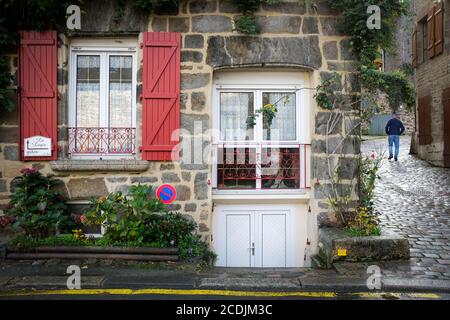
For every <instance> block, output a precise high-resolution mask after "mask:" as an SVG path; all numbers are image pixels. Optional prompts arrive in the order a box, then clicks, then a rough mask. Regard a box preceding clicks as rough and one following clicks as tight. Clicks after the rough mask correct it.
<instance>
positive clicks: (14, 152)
mask: <svg viewBox="0 0 450 320" xmlns="http://www.w3.org/2000/svg"><path fill="white" fill-rule="evenodd" d="M3 157H4V158H5V160H11V161H18V160H19V147H18V146H17V145H10V146H5V147H4V148H3Z"/></svg>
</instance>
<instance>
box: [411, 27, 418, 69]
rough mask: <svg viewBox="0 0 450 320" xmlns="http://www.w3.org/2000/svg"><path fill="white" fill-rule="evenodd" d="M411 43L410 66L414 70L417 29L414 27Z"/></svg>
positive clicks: (415, 66)
mask: <svg viewBox="0 0 450 320" xmlns="http://www.w3.org/2000/svg"><path fill="white" fill-rule="evenodd" d="M411 42H412V64H413V67H414V68H417V27H414V32H413V35H412V41H411Z"/></svg>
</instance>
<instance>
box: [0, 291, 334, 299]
mask: <svg viewBox="0 0 450 320" xmlns="http://www.w3.org/2000/svg"><path fill="white" fill-rule="evenodd" d="M101 294H110V295H144V294H147V295H187V296H190V295H211V296H231V297H268V298H270V297H304V298H336V297H337V295H336V294H335V293H334V292H266V291H233V290H184V289H137V290H132V289H80V290H36V291H12V292H6V293H0V296H4V297H8V296H9V297H10V296H40V295H101Z"/></svg>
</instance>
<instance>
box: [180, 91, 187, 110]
mask: <svg viewBox="0 0 450 320" xmlns="http://www.w3.org/2000/svg"><path fill="white" fill-rule="evenodd" d="M188 97H189V94H188V93H181V94H180V109H181V110H186V102H187V100H188Z"/></svg>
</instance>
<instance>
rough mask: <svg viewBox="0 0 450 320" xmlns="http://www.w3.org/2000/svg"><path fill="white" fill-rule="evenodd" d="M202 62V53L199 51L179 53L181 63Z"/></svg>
mask: <svg viewBox="0 0 450 320" xmlns="http://www.w3.org/2000/svg"><path fill="white" fill-rule="evenodd" d="M202 61H203V53H201V52H200V51H193V50H182V51H181V62H196V63H199V62H202Z"/></svg>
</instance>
